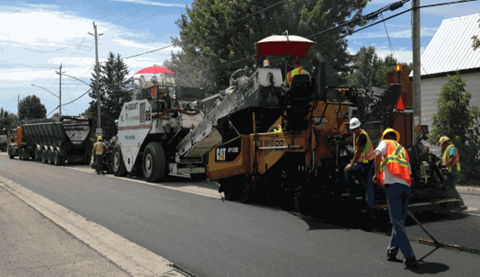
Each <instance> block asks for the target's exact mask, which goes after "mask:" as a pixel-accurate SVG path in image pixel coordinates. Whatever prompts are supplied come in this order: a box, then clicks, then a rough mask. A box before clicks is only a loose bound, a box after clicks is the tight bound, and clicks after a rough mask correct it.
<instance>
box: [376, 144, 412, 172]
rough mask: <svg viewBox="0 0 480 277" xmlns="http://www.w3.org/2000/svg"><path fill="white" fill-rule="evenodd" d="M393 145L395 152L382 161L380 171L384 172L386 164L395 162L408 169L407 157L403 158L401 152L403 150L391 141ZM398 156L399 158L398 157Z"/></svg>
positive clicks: (403, 154)
mask: <svg viewBox="0 0 480 277" xmlns="http://www.w3.org/2000/svg"><path fill="white" fill-rule="evenodd" d="M392 142H393V143H394V144H395V147H396V148H395V151H394V152H393V154H391V155H388V156H387V157H386V158H385V159H384V160H383V161H382V164H381V166H380V171H382V170H384V169H385V168H386V167H387V165H388V163H390V162H395V163H398V164H399V165H400V166H405V167H408V161H407V157H406V156H405V152H403V150H404V148H403V146H401V145H400V144H398V143H397V142H395V141H392ZM399 156H400V157H399Z"/></svg>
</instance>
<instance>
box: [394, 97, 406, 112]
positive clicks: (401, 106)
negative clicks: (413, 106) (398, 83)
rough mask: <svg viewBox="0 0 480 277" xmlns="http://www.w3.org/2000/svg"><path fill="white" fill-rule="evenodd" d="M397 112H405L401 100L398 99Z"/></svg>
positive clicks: (400, 98)
mask: <svg viewBox="0 0 480 277" xmlns="http://www.w3.org/2000/svg"><path fill="white" fill-rule="evenodd" d="M396 109H397V111H404V110H405V105H404V104H403V98H402V97H399V98H398V102H397V107H396Z"/></svg>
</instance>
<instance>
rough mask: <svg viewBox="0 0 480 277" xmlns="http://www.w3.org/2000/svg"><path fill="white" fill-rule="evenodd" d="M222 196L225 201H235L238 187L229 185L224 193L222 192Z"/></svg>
mask: <svg viewBox="0 0 480 277" xmlns="http://www.w3.org/2000/svg"><path fill="white" fill-rule="evenodd" d="M223 195H225V199H227V200H228V201H233V200H237V199H238V198H239V197H238V187H236V186H232V185H229V186H227V187H226V188H225V191H224V192H223Z"/></svg>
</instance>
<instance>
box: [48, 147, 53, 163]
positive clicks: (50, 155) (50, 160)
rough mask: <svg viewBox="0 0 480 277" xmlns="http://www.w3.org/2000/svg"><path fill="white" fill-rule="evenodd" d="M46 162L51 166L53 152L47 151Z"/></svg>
mask: <svg viewBox="0 0 480 277" xmlns="http://www.w3.org/2000/svg"><path fill="white" fill-rule="evenodd" d="M47 160H48V163H49V164H53V152H52V150H48V152H47Z"/></svg>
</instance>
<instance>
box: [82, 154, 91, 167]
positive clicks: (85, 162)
mask: <svg viewBox="0 0 480 277" xmlns="http://www.w3.org/2000/svg"><path fill="white" fill-rule="evenodd" d="M91 160H92V156H90V155H88V154H86V153H85V154H84V155H83V160H82V164H83V165H89V164H90V161H91Z"/></svg>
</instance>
